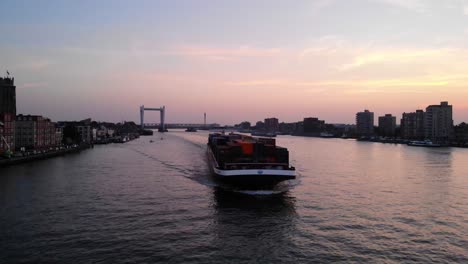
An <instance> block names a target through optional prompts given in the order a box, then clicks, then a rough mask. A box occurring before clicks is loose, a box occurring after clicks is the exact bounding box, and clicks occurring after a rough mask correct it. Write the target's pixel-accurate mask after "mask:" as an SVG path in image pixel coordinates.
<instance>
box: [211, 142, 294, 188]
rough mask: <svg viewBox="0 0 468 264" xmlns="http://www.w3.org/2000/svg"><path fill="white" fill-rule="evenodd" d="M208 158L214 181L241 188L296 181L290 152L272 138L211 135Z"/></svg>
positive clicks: (269, 186)
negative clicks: (290, 163)
mask: <svg viewBox="0 0 468 264" xmlns="http://www.w3.org/2000/svg"><path fill="white" fill-rule="evenodd" d="M207 155H208V160H209V164H210V169H211V171H212V173H213V174H214V176H215V177H216V179H218V180H220V181H222V182H224V183H227V184H230V185H233V186H238V187H242V188H255V189H262V188H271V187H274V186H275V185H276V184H278V183H279V182H282V181H285V180H291V179H295V178H296V171H295V168H294V167H292V166H290V165H289V151H288V149H286V148H283V147H279V146H276V140H275V139H274V138H254V137H251V136H245V135H240V134H229V135H224V134H220V133H213V134H210V135H209V137H208V147H207Z"/></svg>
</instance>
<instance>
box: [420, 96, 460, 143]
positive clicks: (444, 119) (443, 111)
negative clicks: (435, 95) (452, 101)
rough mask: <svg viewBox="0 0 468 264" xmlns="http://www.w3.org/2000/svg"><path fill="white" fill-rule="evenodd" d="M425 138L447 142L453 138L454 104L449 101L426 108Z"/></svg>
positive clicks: (437, 141)
mask: <svg viewBox="0 0 468 264" xmlns="http://www.w3.org/2000/svg"><path fill="white" fill-rule="evenodd" d="M424 131H425V138H426V139H429V140H431V141H433V142H436V143H442V144H447V143H449V142H450V140H451V139H453V118H452V106H451V105H449V104H448V102H441V103H440V105H430V106H428V107H427V108H426V115H425V124H424Z"/></svg>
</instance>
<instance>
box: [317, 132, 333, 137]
mask: <svg viewBox="0 0 468 264" xmlns="http://www.w3.org/2000/svg"><path fill="white" fill-rule="evenodd" d="M320 137H323V138H332V137H334V135H333V134H332V133H327V132H322V133H320Z"/></svg>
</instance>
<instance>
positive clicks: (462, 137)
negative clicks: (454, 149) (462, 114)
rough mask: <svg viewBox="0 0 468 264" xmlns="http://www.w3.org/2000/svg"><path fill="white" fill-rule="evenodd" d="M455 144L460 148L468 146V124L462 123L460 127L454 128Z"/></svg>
mask: <svg viewBox="0 0 468 264" xmlns="http://www.w3.org/2000/svg"><path fill="white" fill-rule="evenodd" d="M454 134H455V142H456V143H457V144H458V145H459V146H467V145H468V124H466V123H464V122H463V123H461V124H459V125H458V126H455V127H454Z"/></svg>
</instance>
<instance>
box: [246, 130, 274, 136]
mask: <svg viewBox="0 0 468 264" xmlns="http://www.w3.org/2000/svg"><path fill="white" fill-rule="evenodd" d="M250 135H252V136H254V137H276V133H275V132H262V131H255V132H252V133H250Z"/></svg>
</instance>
